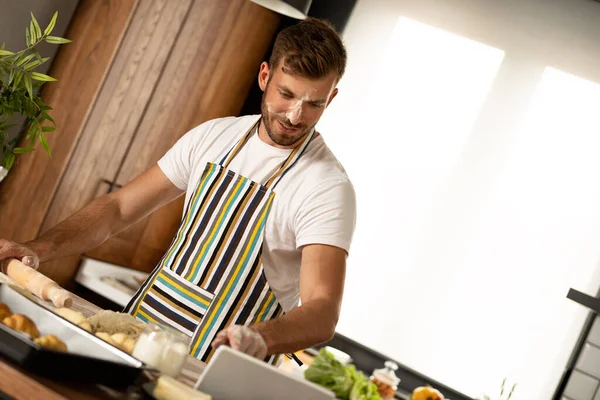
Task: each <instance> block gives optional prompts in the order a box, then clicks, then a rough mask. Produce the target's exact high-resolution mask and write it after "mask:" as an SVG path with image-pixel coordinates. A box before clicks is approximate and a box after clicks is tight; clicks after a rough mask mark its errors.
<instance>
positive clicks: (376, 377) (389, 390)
mask: <svg viewBox="0 0 600 400" xmlns="http://www.w3.org/2000/svg"><path fill="white" fill-rule="evenodd" d="M396 370H398V365H397V364H396V363H395V362H393V361H386V362H385V368H381V369H376V370H375V371H373V375H371V382H373V383H374V384H375V385H377V391H378V392H379V395H380V396H381V398H382V399H383V400H393V399H394V395H395V394H396V390H398V383H400V378H398V377H397V376H396V374H395V372H394V371H396Z"/></svg>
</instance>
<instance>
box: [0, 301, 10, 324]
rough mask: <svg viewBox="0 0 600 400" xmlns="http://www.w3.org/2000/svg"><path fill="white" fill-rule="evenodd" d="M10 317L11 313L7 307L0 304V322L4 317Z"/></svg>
mask: <svg viewBox="0 0 600 400" xmlns="http://www.w3.org/2000/svg"><path fill="white" fill-rule="evenodd" d="M11 315H12V311H11V309H10V307H9V306H7V305H6V304H4V303H0V321H2V320H3V319H4V318H6V317H10V316H11Z"/></svg>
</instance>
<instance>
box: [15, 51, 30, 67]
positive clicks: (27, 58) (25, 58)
mask: <svg viewBox="0 0 600 400" xmlns="http://www.w3.org/2000/svg"><path fill="white" fill-rule="evenodd" d="M33 57H34V55H33V54H30V55H28V56H27V57H23V58H22V59H21V60H19V62H18V63H16V64H15V65H16V66H17V67H20V66H21V65H23V64H25V63H27V62H29V60H31V59H32V58H33Z"/></svg>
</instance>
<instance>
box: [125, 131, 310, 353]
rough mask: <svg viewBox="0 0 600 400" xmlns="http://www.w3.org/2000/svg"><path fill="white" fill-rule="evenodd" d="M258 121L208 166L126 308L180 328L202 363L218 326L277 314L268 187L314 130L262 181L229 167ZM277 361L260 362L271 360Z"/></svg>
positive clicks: (147, 319)
mask: <svg viewBox="0 0 600 400" xmlns="http://www.w3.org/2000/svg"><path fill="white" fill-rule="evenodd" d="M259 122H260V119H259V120H258V121H257V122H256V123H255V124H254V125H253V126H252V127H251V128H250V129H249V130H248V131H247V132H246V133H245V134H244V135H243V136H242V138H241V139H240V140H239V141H238V142H237V143H236V145H235V146H234V147H233V148H232V149H231V150H229V152H228V153H227V154H226V155H225V157H223V159H222V160H221V162H220V163H219V164H215V163H210V162H209V163H207V165H206V168H205V170H204V173H203V174H202V178H201V179H200V181H199V184H198V186H197V188H196V190H195V191H194V194H193V196H192V197H191V198H190V200H189V202H188V204H187V208H186V210H185V212H184V214H183V218H182V223H181V226H180V227H179V230H178V232H177V234H176V235H175V238H174V239H173V242H172V244H171V246H170V248H169V250H168V251H167V252H166V253H165V255H164V257H163V258H162V260H161V262H160V263H159V264H158V266H157V267H156V268H155V270H154V271H153V272H152V274H151V275H150V276H149V277H148V279H147V280H146V282H144V284H143V285H142V286H141V287H140V288H139V289H138V291H137V293H136V294H135V295H134V296H133V298H132V299H131V300H130V302H129V304H128V305H127V306H126V307H125V312H127V313H130V314H132V315H133V316H135V317H136V318H138V319H140V320H142V321H145V322H156V323H159V324H163V325H169V326H171V327H174V328H176V329H178V330H179V331H181V332H184V333H186V334H187V335H188V336H190V337H191V350H190V355H192V356H194V357H196V358H198V359H200V360H202V361H204V362H208V361H209V360H210V358H211V357H212V355H213V353H214V349H213V348H212V346H211V342H212V340H213V338H214V337H215V335H216V334H217V333H218V332H220V331H221V330H222V329H224V328H226V327H227V326H229V325H232V324H237V325H253V324H256V323H258V322H261V321H267V320H270V319H273V318H277V317H279V316H280V315H282V314H283V310H282V308H281V306H280V305H279V303H278V302H277V299H276V298H275V294H274V293H273V291H272V290H271V289H270V287H269V283H268V282H267V279H266V277H265V272H264V270H263V265H262V257H261V254H262V244H263V238H264V230H265V222H266V219H267V217H268V215H269V211H270V209H271V206H272V204H273V199H274V198H275V192H273V189H274V188H275V186H277V183H278V182H279V181H280V180H281V178H282V177H283V176H284V175H285V174H286V172H287V171H288V170H289V169H290V168H292V167H293V166H294V164H295V163H296V161H298V159H299V158H300V157H301V156H302V155H303V153H304V151H305V150H306V148H307V147H308V145H309V143H310V141H311V140H312V137H313V134H314V130H313V131H312V132H311V133H310V134H309V135H307V136H306V138H305V139H304V141H303V143H302V144H301V145H300V146H298V147H296V148H295V149H294V150H293V151H292V152H291V154H290V155H289V157H288V158H287V159H286V160H285V161H284V162H283V163H282V165H281V166H280V168H279V169H278V170H277V172H276V173H275V174H274V175H273V176H272V177H271V178H270V179H269V180H268V181H267V182H266V183H265V184H264V185H261V184H259V183H256V182H253V181H252V180H250V179H248V178H246V177H244V176H241V175H240V174H238V173H235V172H233V171H231V170H229V169H228V166H229V163H230V162H231V160H233V158H234V157H235V156H236V155H237V154H238V152H239V151H240V149H241V148H242V147H243V146H244V145H245V144H246V143H247V142H248V139H249V138H250V137H251V136H252V134H253V133H254V132H255V131H258V129H255V128H257V127H258V124H259ZM278 358H279V356H278V355H273V356H270V357H267V359H265V361H267V362H270V363H277V361H278Z"/></svg>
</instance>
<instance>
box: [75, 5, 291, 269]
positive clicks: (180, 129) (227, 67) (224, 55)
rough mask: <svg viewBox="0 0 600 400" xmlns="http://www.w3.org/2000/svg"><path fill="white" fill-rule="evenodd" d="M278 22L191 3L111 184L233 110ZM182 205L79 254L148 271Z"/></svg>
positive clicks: (256, 12) (253, 12) (244, 8)
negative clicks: (187, 133)
mask: <svg viewBox="0 0 600 400" xmlns="http://www.w3.org/2000/svg"><path fill="white" fill-rule="evenodd" d="M278 25H279V16H278V15H277V14H275V13H273V12H271V11H269V10H266V9H264V8H263V7H260V6H258V5H256V4H254V3H251V2H249V1H247V0H233V1H232V0H228V1H196V2H195V3H194V5H193V6H192V8H191V10H190V14H189V16H188V19H187V21H186V23H185V25H184V27H183V30H182V34H181V35H180V37H179V39H178V41H177V43H176V44H175V47H174V49H173V53H172V55H171V57H170V59H169V62H168V63H167V65H166V68H165V71H164V74H163V76H162V77H161V80H160V82H159V84H158V87H157V89H156V93H155V94H154V96H153V99H152V101H151V102H150V104H149V106H148V110H147V112H146V114H145V115H144V118H143V120H142V121H141V124H140V127H139V129H138V132H137V133H136V137H135V139H134V140H133V142H132V145H131V148H130V150H129V152H128V155H127V157H126V158H125V161H124V163H123V167H122V169H121V171H120V173H119V174H118V176H117V178H116V181H117V183H118V184H120V185H123V184H125V183H127V182H129V181H130V180H132V179H133V178H134V177H136V176H137V175H139V174H140V173H142V172H143V171H144V170H146V169H147V168H149V167H150V166H151V165H153V164H154V163H156V161H157V160H158V159H159V158H160V157H161V156H162V155H163V154H164V153H165V152H166V151H167V150H168V149H169V148H170V147H171V146H172V145H173V144H174V143H175V142H176V141H177V139H178V138H179V137H181V136H182V135H183V134H184V133H186V132H187V131H188V130H190V129H191V128H193V127H194V126H197V125H198V124H200V123H202V122H204V121H207V120H210V119H212V118H217V117H223V116H229V115H238V113H239V112H240V110H241V108H242V106H243V103H244V101H245V99H246V96H247V94H248V91H249V90H250V87H251V86H252V83H253V81H254V80H255V79H257V74H258V70H259V66H260V62H261V61H262V57H263V56H264V54H265V52H266V51H267V49H268V47H269V45H270V44H271V42H272V40H273V38H274V35H275V32H276V29H277V27H278ZM182 208H183V198H180V199H178V200H176V201H175V202H173V203H171V204H169V205H167V206H166V207H164V208H163V209H161V210H159V211H157V212H156V213H154V214H153V215H151V216H150V217H148V218H147V219H145V220H144V221H141V222H140V223H138V224H136V226H135V227H132V228H130V229H128V230H127V231H125V232H123V233H122V234H120V235H118V236H116V237H115V238H113V239H110V240H109V241H107V242H106V243H105V244H103V245H102V246H100V247H99V248H98V249H94V250H93V251H90V252H88V253H87V254H86V255H88V256H90V257H93V258H97V259H101V260H103V261H107V262H111V263H115V264H120V265H126V266H129V267H131V268H135V269H139V270H144V271H150V270H151V269H152V268H154V266H155V265H156V264H157V262H158V261H159V260H160V258H161V257H162V256H163V254H164V252H165V251H166V249H167V248H168V246H169V244H170V243H171V240H172V238H173V235H174V234H175V232H176V230H177V228H178V227H179V221H180V219H181V211H182ZM125 249H126V250H125Z"/></svg>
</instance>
